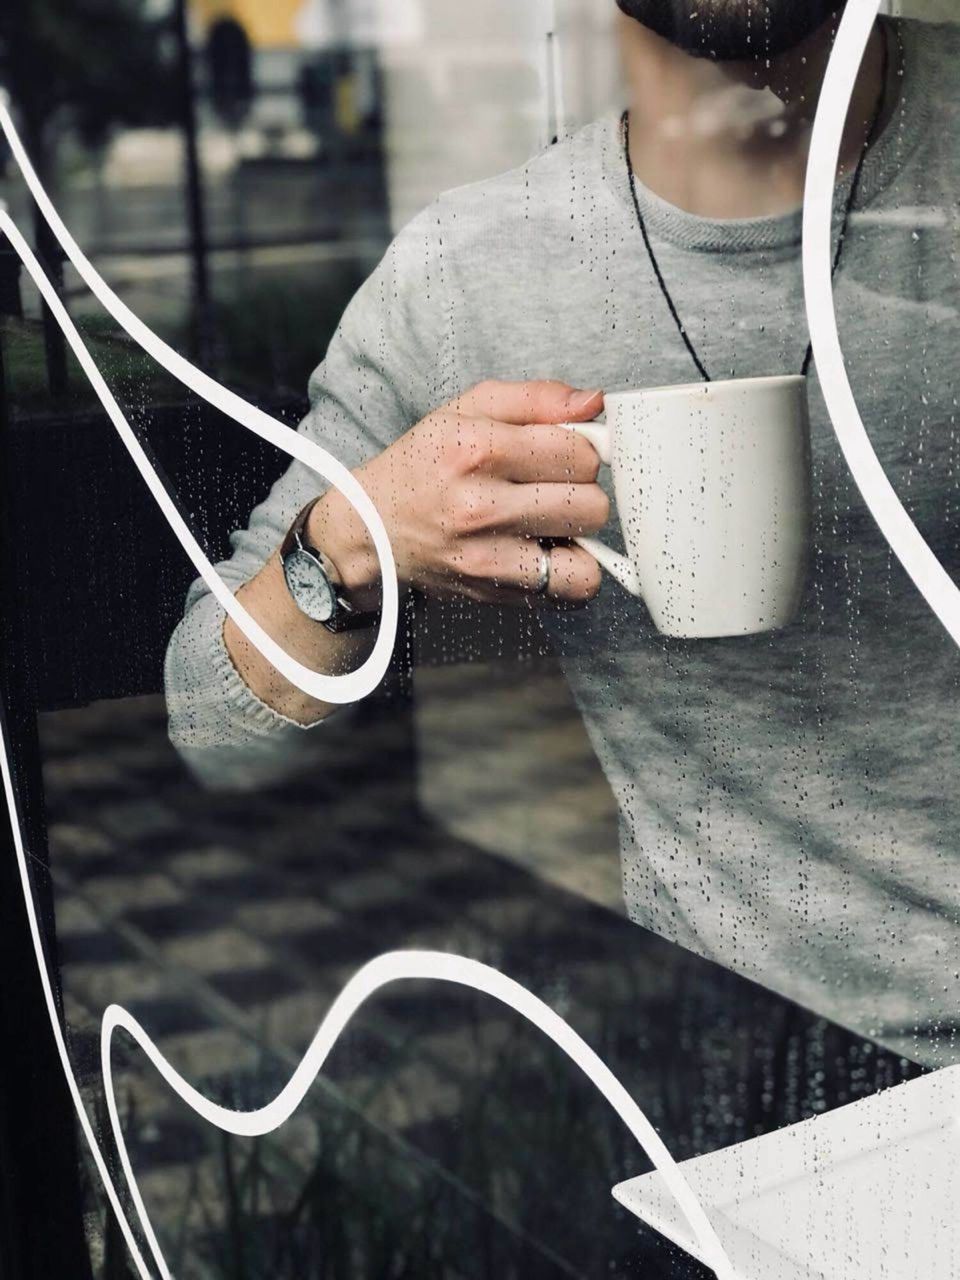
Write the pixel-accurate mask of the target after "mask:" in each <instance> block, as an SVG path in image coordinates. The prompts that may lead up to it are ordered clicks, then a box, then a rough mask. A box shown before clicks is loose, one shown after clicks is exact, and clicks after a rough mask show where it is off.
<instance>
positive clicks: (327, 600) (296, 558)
mask: <svg viewBox="0 0 960 1280" xmlns="http://www.w3.org/2000/svg"><path fill="white" fill-rule="evenodd" d="M283 575H284V577H285V578H286V580H287V586H288V587H289V588H290V594H291V595H292V596H293V598H294V600H295V601H296V604H297V608H298V609H300V611H301V612H302V613H305V614H306V615H307V617H308V618H312V619H313V621H314V622H329V621H330V619H331V618H332V617H333V615H334V614H335V613H336V611H337V598H336V596H335V595H334V591H333V587H332V585H331V583H330V579H329V578H328V577H327V575H326V574H325V573H324V571H323V567H322V565H321V564H320V562H319V561H318V560H315V559H314V558H313V556H311V555H310V554H308V552H306V551H302V550H297V551H291V553H290V555H288V556H287V557H286V558H285V559H284V562H283Z"/></svg>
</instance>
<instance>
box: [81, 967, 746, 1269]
mask: <svg viewBox="0 0 960 1280" xmlns="http://www.w3.org/2000/svg"><path fill="white" fill-rule="evenodd" d="M410 979H421V980H422V979H432V980H435V981H438V982H450V983H455V984H456V985H457V986H461V987H469V988H471V989H472V990H474V991H479V992H481V993H482V994H484V995H488V996H491V997H493V999H495V1000H499V1001H500V1002H501V1003H502V1004H505V1005H507V1006H508V1007H509V1008H511V1009H513V1010H514V1011H515V1012H517V1013H519V1014H520V1015H521V1016H522V1017H524V1018H526V1019H527V1021H528V1022H530V1023H532V1024H533V1025H534V1026H535V1027H537V1029H538V1030H540V1031H541V1032H543V1034H544V1035H545V1036H546V1037H547V1038H548V1039H550V1040H552V1041H553V1043H554V1044H555V1045H556V1046H557V1047H558V1048H559V1049H561V1050H562V1051H563V1052H564V1053H565V1054H566V1055H567V1057H568V1058H570V1059H571V1061H573V1062H574V1063H575V1064H576V1065H577V1066H578V1067H579V1068H580V1070H581V1071H582V1072H583V1073H584V1075H586V1076H587V1078H588V1079H589V1080H590V1081H591V1083H592V1084H593V1085H595V1087H596V1088H597V1089H598V1090H599V1091H600V1092H601V1093H602V1094H603V1096H604V1098H605V1099H606V1100H607V1102H608V1103H609V1104H610V1106H611V1107H612V1108H613V1109H614V1111H615V1112H616V1113H617V1115H618V1116H619V1117H620V1119H621V1120H622V1121H623V1123H624V1125H625V1126H626V1127H627V1128H628V1129H629V1130H630V1132H631V1133H632V1134H633V1136H634V1138H636V1140H637V1142H638V1143H639V1144H640V1146H641V1147H642V1148H643V1150H644V1151H645V1152H646V1153H647V1155H648V1156H649V1157H650V1159H651V1160H652V1161H653V1164H654V1166H655V1167H656V1169H657V1170H658V1172H659V1173H660V1174H661V1176H662V1177H663V1180H664V1182H665V1183H666V1185H667V1187H668V1189H669V1190H670V1192H671V1193H672V1195H673V1196H674V1198H675V1199H676V1201H677V1203H678V1205H679V1206H680V1208H681V1210H682V1211H683V1213H684V1215H685V1216H686V1218H687V1221H688V1222H689V1224H690V1227H691V1228H692V1230H693V1233H694V1235H695V1237H696V1239H697V1242H698V1246H699V1249H700V1256H701V1258H702V1259H703V1261H704V1262H706V1264H707V1265H708V1266H710V1267H711V1268H712V1269H713V1270H714V1272H715V1274H716V1275H717V1277H718V1280H736V1276H735V1274H734V1271H733V1268H732V1266H731V1264H730V1262H729V1261H728V1259H727V1256H726V1254H725V1252H724V1249H723V1246H722V1245H721V1243H720V1241H719V1239H718V1238H717V1235H716V1232H715V1231H714V1228H713V1226H712V1224H711V1222H710V1220H709V1218H708V1217H707V1215H706V1213H705V1212H704V1210H703V1208H702V1206H701V1205H700V1203H699V1201H698V1200H697V1198H696V1196H695V1195H694V1194H693V1192H692V1191H691V1189H690V1186H689V1183H688V1182H687V1180H686V1178H685V1177H684V1175H683V1173H682V1172H681V1170H680V1169H679V1167H678V1166H677V1164H676V1162H675V1161H674V1159H673V1157H672V1156H671V1155H670V1152H669V1151H668V1150H667V1148H666V1146H665V1145H664V1143H663V1140H662V1139H661V1138H660V1136H659V1134H658V1133H657V1131H656V1130H655V1129H654V1128H653V1126H652V1125H651V1123H650V1121H649V1120H648V1119H647V1118H646V1116H645V1115H644V1114H643V1112H642V1111H641V1109H640V1108H639V1107H638V1106H637V1104H636V1103H635V1102H634V1100H633V1099H632V1098H631V1096H630V1094H629V1093H628V1092H627V1090H626V1089H625V1088H624V1087H623V1085H622V1084H621V1083H620V1081H619V1080H618V1079H617V1078H616V1076H614V1074H613V1072H612V1071H611V1070H610V1069H609V1067H607V1065H606V1064H605V1063H604V1062H603V1060H602V1059H601V1058H600V1057H599V1056H598V1055H597V1054H596V1053H595V1052H594V1051H593V1049H591V1048H590V1046H589V1045H588V1044H587V1043H586V1041H585V1040H584V1039H583V1038H582V1037H581V1036H579V1035H578V1034H577V1032H576V1031H574V1030H573V1028H572V1027H571V1026H570V1025H569V1024H568V1023H567V1022H565V1021H564V1020H563V1018H561V1017H560V1015H559V1014H557V1013H555V1012H554V1010H553V1009H551V1008H550V1007H549V1005H546V1004H544V1002H543V1001H542V1000H540V999H539V997H537V996H535V995H534V994H533V993H532V992H530V991H528V990H527V988H526V987H524V986H521V984H520V983H518V982H515V981H514V980H513V979H512V978H508V977H507V976H506V975H505V974H503V973H500V972H498V971H497V970H496V969H491V968H490V967H489V966H488V965H484V964H480V963H479V961H476V960H469V959H466V958H465V957H463V956H457V955H449V954H447V953H445V952H436V951H395V952H391V953H389V954H386V955H382V956H378V957H377V958H376V959H374V960H371V961H370V962H369V963H368V964H366V965H364V966H363V968H362V969H360V970H359V971H358V972H357V973H356V974H354V976H353V977H352V978H351V979H350V981H349V982H348V983H347V985H346V986H345V987H344V988H343V990H342V991H341V992H340V994H339V996H337V998H336V1000H335V1001H334V1002H333V1004H332V1005H331V1007H330V1010H329V1012H328V1013H327V1015H326V1017H325V1018H324V1019H323V1021H322V1022H321V1024H320V1026H319V1028H318V1030H317V1033H316V1035H315V1036H314V1038H313V1040H312V1041H311V1043H310V1046H309V1048H308V1049H307V1051H306V1053H305V1054H304V1056H303V1058H302V1060H301V1062H300V1064H299V1066H298V1067H297V1069H296V1070H295V1071H294V1073H293V1075H292V1076H291V1077H290V1079H289V1081H288V1082H287V1084H286V1085H285V1086H284V1088H283V1089H282V1090H281V1092H280V1093H278V1094H277V1096H276V1097H275V1098H274V1099H273V1101H272V1102H269V1103H267V1105H266V1106H264V1107H261V1108H260V1109H259V1110H257V1111H231V1110H229V1109H228V1108H226V1107H221V1106H218V1105H217V1104H216V1103H214V1102H211V1101H210V1100H209V1099H207V1098H205V1097H204V1096H203V1094H201V1093H198V1092H197V1090H196V1089H194V1088H193V1087H192V1085H190V1084H188V1083H187V1081H186V1080H184V1078H183V1077H182V1076H181V1075H180V1074H179V1073H178V1072H177V1071H176V1070H175V1068H173V1067H172V1066H171V1065H170V1063H169V1062H168V1061H167V1060H166V1058H164V1056H163V1054H162V1053H161V1052H160V1050H159V1049H158V1048H157V1047H156V1045H155V1044H154V1043H153V1041H152V1040H151V1039H150V1037H149V1036H148V1035H147V1033H146V1032H145V1031H144V1029H143V1028H142V1027H141V1026H140V1024H139V1023H138V1022H137V1020H136V1018H134V1017H133V1016H132V1015H131V1014H129V1013H128V1012H127V1011H126V1010H125V1009H122V1008H121V1007H120V1006H119V1005H110V1007H109V1008H108V1009H107V1010H106V1012H105V1013H104V1015H103V1022H102V1024H101V1032H100V1066H101V1071H102V1074H103V1079H104V1084H105V1088H106V1096H107V1108H108V1111H109V1114H110V1124H111V1127H112V1129H113V1135H114V1140H115V1141H116V1144H117V1149H118V1152H119V1155H120V1163H121V1166H122V1168H123V1171H124V1174H125V1176H126V1178H127V1181H128V1183H129V1186H130V1191H131V1195H132V1197H133V1201H134V1204H135V1206H136V1209H137V1214H138V1216H139V1218H140V1222H141V1225H142V1226H143V1229H144V1232H145V1234H146V1236H147V1239H148V1241H149V1244H150V1249H151V1252H152V1253H153V1256H154V1260H155V1262H156V1264H157V1267H158V1268H159V1270H160V1274H161V1276H162V1277H163V1280H170V1273H169V1271H168V1269H167V1266H166V1263H165V1261H164V1258H163V1254H162V1253H161V1251H160V1247H159V1244H158V1242H157V1239H156V1236H155V1234H154V1232H153V1228H152V1226H151V1224H150V1220H149V1216H148V1214H147V1212H146V1208H145V1206H144V1204H143V1200H142V1198H141V1196H140V1190H139V1187H138V1185H137V1181H136V1177H135V1174H134V1171H133V1167H132V1165H131V1163H130V1157H129V1155H128V1153H127V1147H126V1143H125V1141H124V1136H123V1129H122V1126H121V1124H120V1118H119V1115H118V1112H117V1105H116V1099H115V1096H114V1091H113V1076H112V1068H111V1060H110V1052H111V1045H112V1042H113V1034H114V1031H115V1030H117V1029H118V1028H119V1029H122V1030H124V1031H126V1032H127V1033H128V1034H129V1035H130V1036H132V1037H133V1039H134V1040H135V1041H136V1043H137V1044H138V1045H139V1047H140V1048H141V1049H142V1050H143V1051H144V1053H145V1054H146V1055H147V1057H148V1058H149V1059H150V1061H151V1062H152V1063H153V1065H154V1067H156V1069H157V1071H158V1072H159V1073H160V1075H161V1076H163V1078H164V1080H165V1081H166V1082H167V1084H168V1085H169V1086H170V1088H171V1089H172V1090H173V1091H174V1092H175V1093H176V1094H177V1095H178V1097H180V1098H181V1099H182V1100H183V1101H184V1102H185V1103H186V1104H187V1106H188V1107H190V1108H191V1110H192V1111H194V1112H195V1113H196V1114H197V1115H198V1116H200V1117H201V1118H202V1119H204V1120H206V1121H207V1122H208V1123H209V1124H211V1125H213V1126H214V1127H215V1128H217V1129H220V1130H221V1131H222V1132H224V1133H231V1134H234V1135H236V1136H237V1137H245V1138H253V1137H258V1136H262V1135H264V1134H268V1133H272V1132H273V1131H274V1130H275V1129H277V1128H279V1127H280V1125H282V1124H283V1123H284V1122H285V1121H286V1120H288V1119H289V1118H290V1117H291V1116H292V1115H293V1114H294V1113H295V1112H296V1110H297V1108H298V1107H299V1106H300V1104H301V1102H302V1101H303V1099H304V1097H305V1096H306V1093H307V1091H308V1089H309V1088H310V1086H311V1085H312V1084H313V1082H314V1080H315V1079H316V1078H317V1076H318V1075H319V1073H320V1071H321V1070H322V1068H323V1064H324V1062H325V1061H326V1059H327V1056H328V1055H329V1053H330V1051H331V1049H333V1047H334V1045H335V1044H336V1042H337V1040H338V1039H339V1037H340V1036H341V1034H342V1033H343V1031H344V1030H345V1029H346V1027H347V1024H348V1023H349V1022H350V1020H351V1018H352V1017H353V1015H354V1014H355V1013H356V1012H357V1010H358V1009H359V1008H360V1007H361V1006H362V1005H363V1004H364V1002H365V1001H367V1000H368V999H369V998H370V997H371V996H372V995H374V994H375V993H376V992H377V991H379V990H380V989H381V988H382V987H385V986H387V985H388V984H389V983H391V982H397V981H401V980H410Z"/></svg>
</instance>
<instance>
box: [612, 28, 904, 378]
mask: <svg viewBox="0 0 960 1280" xmlns="http://www.w3.org/2000/svg"><path fill="white" fill-rule="evenodd" d="M881 31H882V33H883V66H882V70H881V73H880V96H879V98H878V100H877V105H876V107H875V108H874V113H873V119H872V120H871V122H870V128H869V130H868V131H867V136H866V140H865V141H864V144H863V149H862V150H861V152H860V158H859V160H858V161H857V167H856V170H855V171H854V175H853V181H852V183H851V184H850V194H849V196H848V197H847V203H846V207H845V209H844V214H843V222H842V223H841V226H840V235H839V237H838V239H837V248H836V252H835V253H834V257H833V266H832V268H831V277H835V276H836V274H837V271H838V269H839V267H840V261H841V259H842V257H843V247H844V242H845V240H846V236H847V230H848V228H849V225H850V215H851V214H852V212H853V207H854V205H855V203H856V199H857V196H858V194H859V192H860V183H861V179H862V177H863V166H864V164H865V163H866V159H867V153H868V152H869V150H870V148H871V147H872V146H873V144H874V142H875V141H876V139H877V134H878V133H879V130H880V121H881V120H882V119H883V109H884V107H885V106H886V102H887V88H888V82H889V78H890V40H889V38H888V35H887V30H886V27H881ZM899 40H900V34H899V32H897V41H898V44H899ZM620 124H621V128H622V130H623V151H624V156H625V157H626V162H627V178H628V180H629V183H630V195H631V197H632V199H633V207H634V210H635V211H636V215H637V225H638V226H639V227H640V234H641V236H643V243H644V245H645V246H646V250H647V256H648V257H649V259H650V265H651V267H653V274H654V275H655V276H656V278H657V284H658V285H659V286H660V292H661V293H662V294H663V299H664V301H665V302H666V304H667V307H668V308H669V311H670V314H671V316H672V317H673V321H674V324H675V325H676V326H677V331H678V333H679V334H680V337H681V338H682V339H683V344H684V346H685V347H686V348H687V351H688V352H689V353H690V359H691V360H692V361H693V363H694V364H695V365H696V368H697V372H698V373H699V374H700V377H701V378H702V379H703V381H704V382H711V381H712V378H711V377H710V374H709V373H708V372H707V369H706V366H705V365H704V363H703V361H702V360H701V359H700V356H699V354H698V353H697V349H696V347H695V346H694V345H693V342H692V341H691V340H690V335H689V334H688V333H687V329H686V326H685V325H684V323H683V321H682V320H681V319H680V313H679V312H678V311H677V307H676V303H675V302H674V300H673V295H672V294H671V293H670V290H669V288H668V287H667V282H666V280H665V279H664V277H663V271H662V270H661V268H660V263H659V262H658V260H657V255H656V254H655V253H654V251H653V245H652V243H651V241H650V233H649V231H648V230H647V223H646V219H645V218H644V216H643V210H642V209H641V208H640V196H639V194H638V191H637V180H636V175H635V173H634V170H633V158H632V157H631V155H630V112H629V111H624V113H623V115H622V117H621V120H620ZM812 361H813V342H812V341H811V342H809V343H808V345H807V351H806V355H805V356H804V359H803V365H802V366H801V369H800V372H801V374H802V375H803V376H804V377H806V376H807V374H808V373H809V371H810V365H811V362H812Z"/></svg>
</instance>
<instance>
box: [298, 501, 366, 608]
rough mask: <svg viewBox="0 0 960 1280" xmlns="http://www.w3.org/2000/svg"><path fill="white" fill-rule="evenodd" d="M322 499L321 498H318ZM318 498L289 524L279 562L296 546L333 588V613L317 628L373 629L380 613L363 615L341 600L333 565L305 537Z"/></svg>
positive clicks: (337, 574) (341, 583) (341, 585)
mask: <svg viewBox="0 0 960 1280" xmlns="http://www.w3.org/2000/svg"><path fill="white" fill-rule="evenodd" d="M320 496H322V495H320ZM320 496H318V497H316V498H312V499H311V500H310V501H309V502H308V503H307V505H306V506H305V507H304V508H303V510H302V511H301V512H300V514H299V515H298V516H297V518H296V520H294V522H293V524H292V525H291V526H290V528H289V529H288V530H287V536H286V537H285V538H284V540H283V543H282V544H281V547H280V559H281V560H284V559H286V557H287V556H288V555H290V553H291V552H292V551H294V550H295V549H296V548H297V547H298V546H300V547H302V548H303V550H304V551H306V552H307V553H308V555H311V556H313V557H314V559H316V560H318V561H319V562H320V564H321V565H322V566H323V570H324V572H325V573H326V574H327V576H328V578H329V579H330V585H331V586H332V587H333V590H334V594H335V596H336V600H337V612H336V613H335V614H334V615H333V617H332V618H330V619H329V620H328V621H326V622H323V623H321V624H320V625H321V626H324V627H326V628H327V630H328V631H332V632H334V633H339V632H343V631H362V630H365V629H368V628H370V627H375V626H376V625H377V623H378V622H379V621H380V612H379V610H377V611H376V612H365V611H363V610H361V609H357V608H355V607H354V606H353V605H352V604H351V603H350V601H349V600H345V599H344V598H343V595H342V591H343V580H342V579H341V577H340V574H339V571H338V570H337V567H336V565H335V564H334V563H333V562H332V561H331V560H330V559H329V557H328V556H326V555H324V553H323V552H322V551H320V550H319V549H318V548H317V547H314V546H313V545H312V544H311V543H310V542H309V540H308V539H307V538H306V537H305V533H306V528H307V522H308V521H309V519H310V512H311V511H312V510H313V508H314V507H315V506H316V505H317V503H318V502H319V501H320Z"/></svg>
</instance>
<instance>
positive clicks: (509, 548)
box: [449, 538, 600, 604]
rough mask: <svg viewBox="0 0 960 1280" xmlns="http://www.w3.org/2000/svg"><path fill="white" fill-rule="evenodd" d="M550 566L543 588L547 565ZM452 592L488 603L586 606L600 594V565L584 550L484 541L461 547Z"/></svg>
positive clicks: (511, 540) (530, 542)
mask: <svg viewBox="0 0 960 1280" xmlns="http://www.w3.org/2000/svg"><path fill="white" fill-rule="evenodd" d="M546 565H548V566H549V575H548V581H547V589H546V591H544V590H543V572H544V567H545V566H546ZM449 586H450V588H452V592H453V594H459V595H465V596H468V597H470V598H471V599H474V600H481V601H484V602H486V603H502V604H510V603H518V602H520V601H522V600H528V601H536V600H537V599H539V598H541V597H543V598H546V599H549V600H554V601H567V602H571V603H585V602H586V601H587V600H592V599H593V597H594V596H595V595H596V594H597V592H598V591H599V590H600V567H599V565H598V564H597V562H596V560H594V558H593V556H591V555H589V554H588V553H587V552H586V551H584V550H583V549H582V548H580V547H576V546H561V547H553V548H551V549H550V550H549V551H548V550H545V549H544V548H543V547H541V546H540V544H539V542H536V541H535V540H533V539H527V538H485V539H476V540H473V541H472V542H465V543H461V545H460V548H459V550H458V556H457V559H456V561H455V564H454V573H453V575H452V580H451V581H450V583H449Z"/></svg>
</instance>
